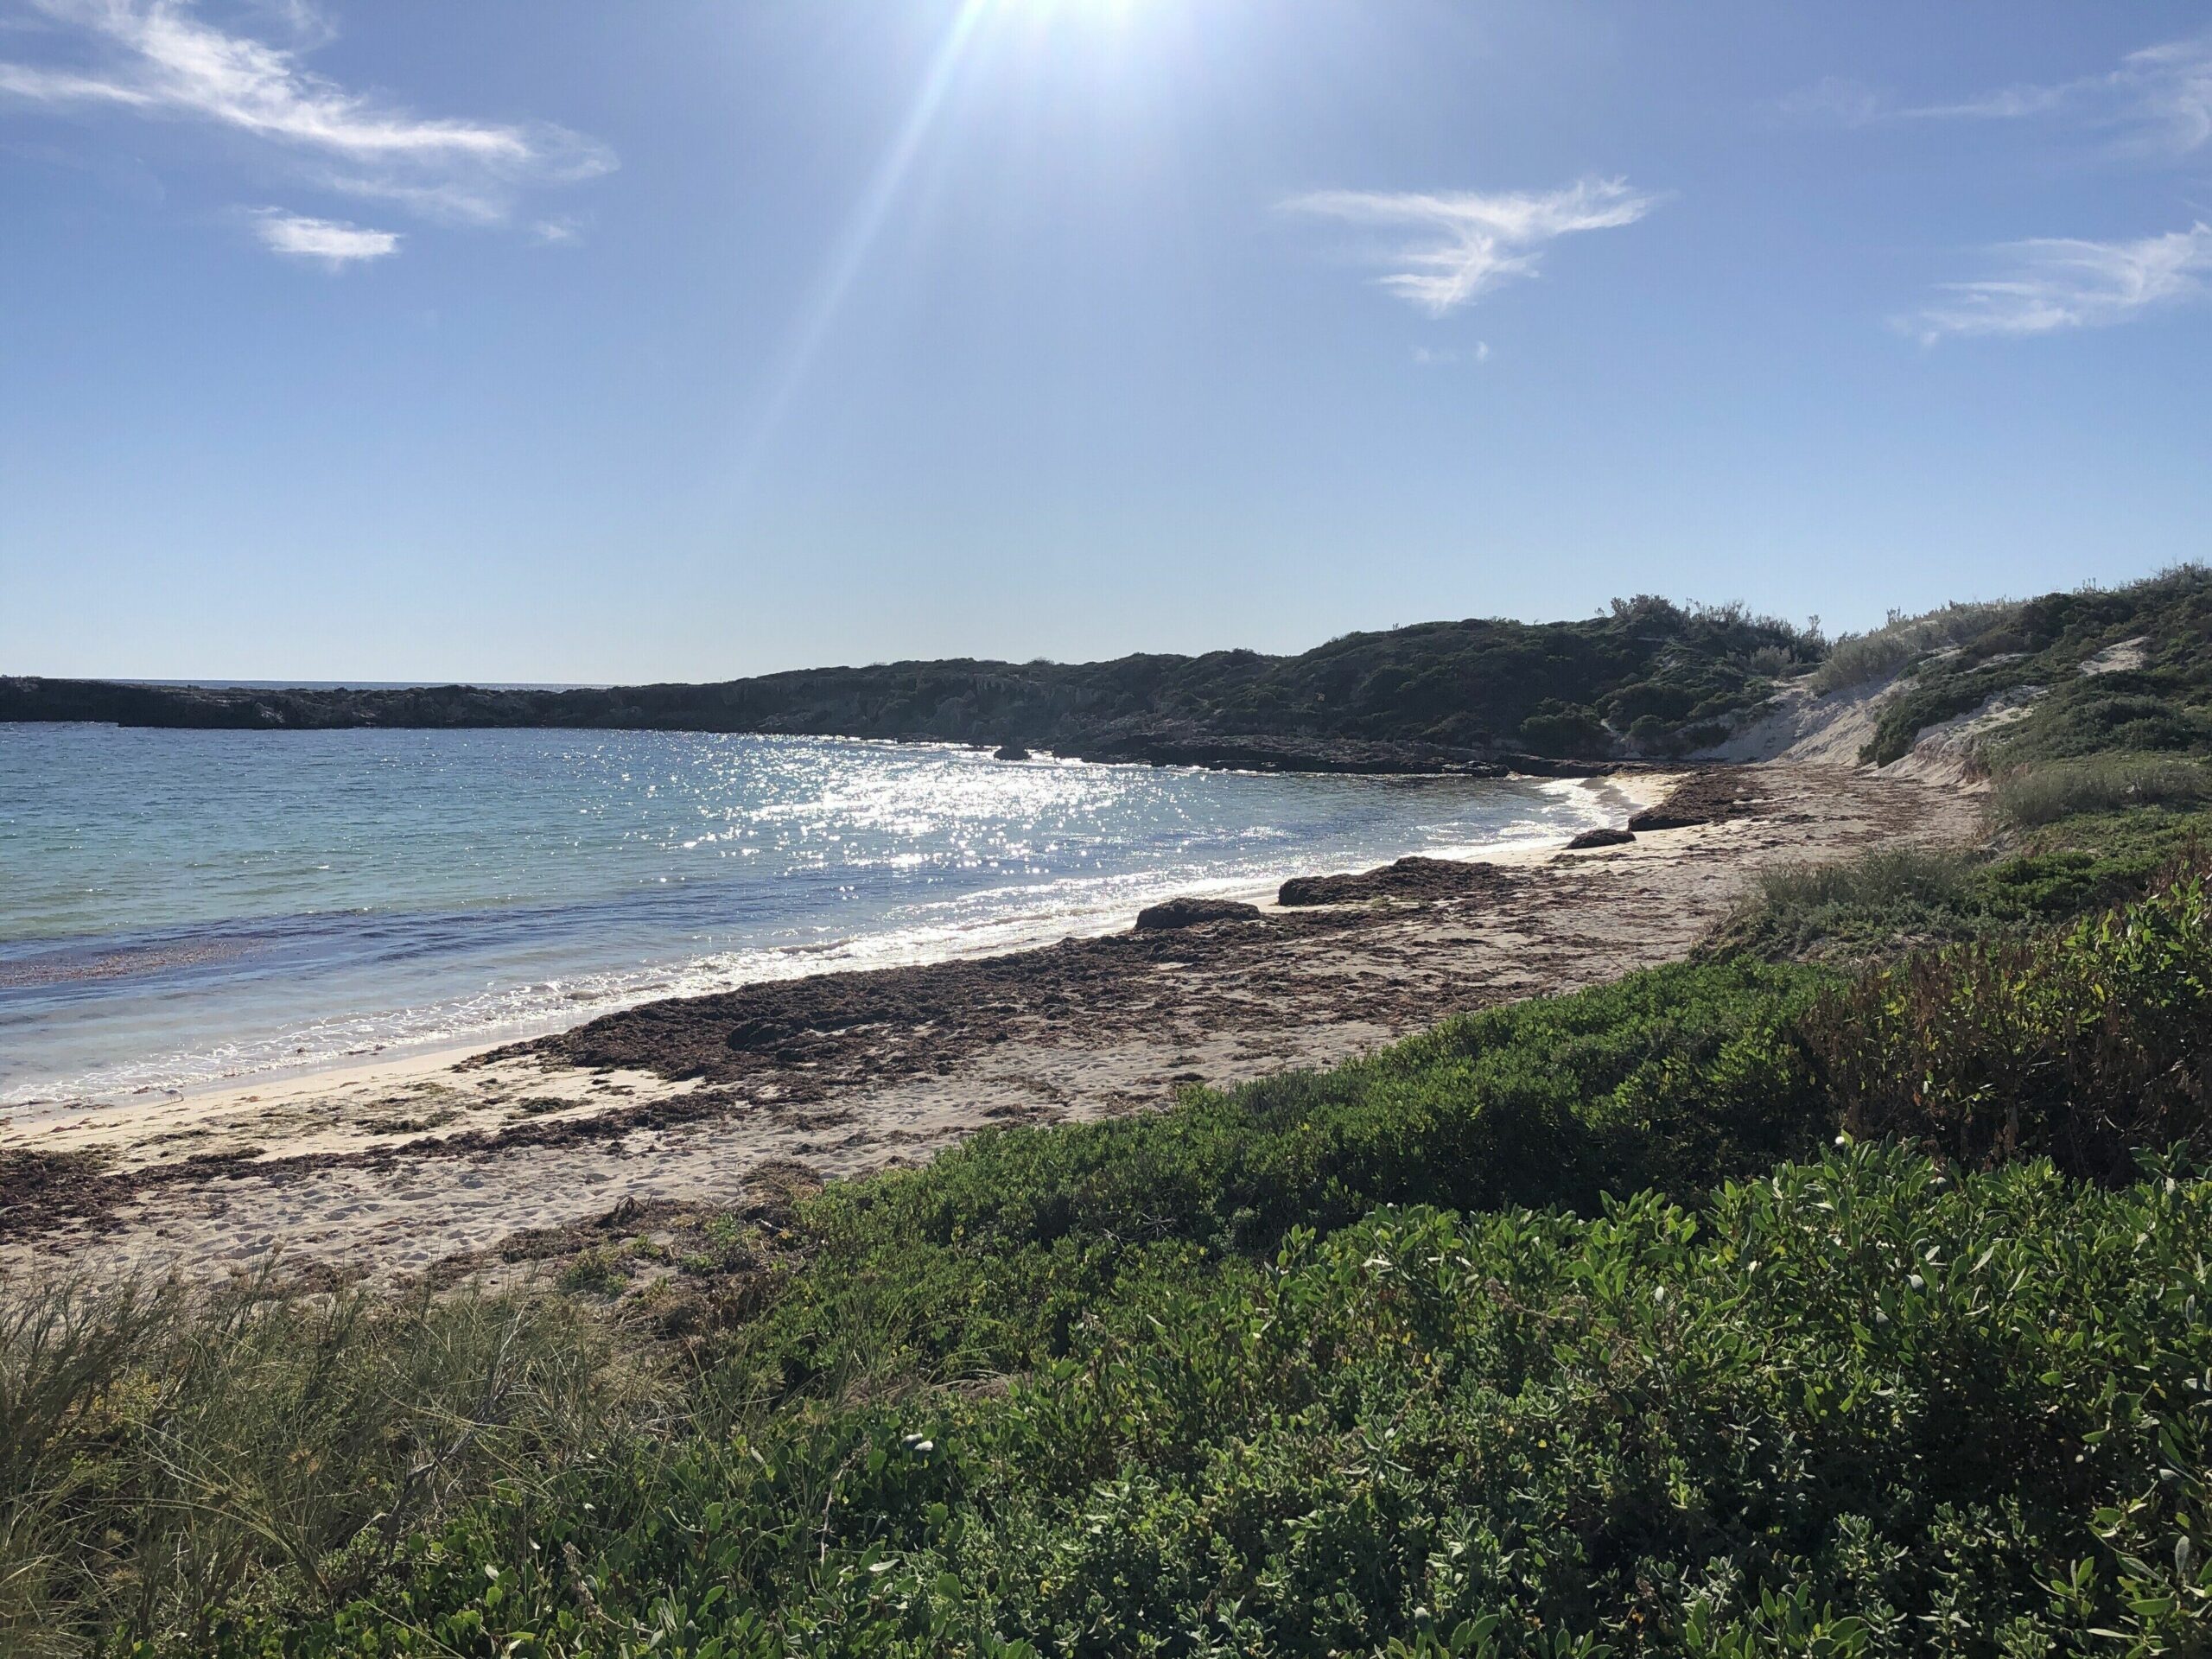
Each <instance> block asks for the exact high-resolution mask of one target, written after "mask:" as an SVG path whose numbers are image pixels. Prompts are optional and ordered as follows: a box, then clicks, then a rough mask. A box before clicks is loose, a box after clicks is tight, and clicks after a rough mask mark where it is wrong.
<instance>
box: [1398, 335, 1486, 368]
mask: <svg viewBox="0 0 2212 1659" xmlns="http://www.w3.org/2000/svg"><path fill="white" fill-rule="evenodd" d="M1489 361H1490V342H1489V341H1488V340H1477V341H1476V342H1475V343H1474V344H1473V345H1471V346H1468V347H1467V348H1466V349H1465V350H1464V351H1462V350H1459V349H1458V348H1456V347H1454V346H1414V362H1416V363H1418V364H1420V365H1421V367H1423V368H1425V369H1433V368H1439V367H1442V366H1445V365H1449V364H1453V363H1475V364H1482V363H1487V362H1489Z"/></svg>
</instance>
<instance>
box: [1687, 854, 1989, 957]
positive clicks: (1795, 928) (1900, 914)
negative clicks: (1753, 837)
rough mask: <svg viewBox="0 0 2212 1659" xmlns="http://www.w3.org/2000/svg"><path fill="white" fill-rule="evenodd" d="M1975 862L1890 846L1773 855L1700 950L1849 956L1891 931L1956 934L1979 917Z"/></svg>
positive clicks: (1906, 935)
mask: <svg viewBox="0 0 2212 1659" xmlns="http://www.w3.org/2000/svg"><path fill="white" fill-rule="evenodd" d="M1979 864H1980V861H1979V860H1977V859H1976V858H1975V857H1974V855H1971V854H1967V853H1962V852H1955V851H1950V850H1947V849H1929V848H1920V847H1898V848H1890V849H1878V850H1876V851H1874V852H1871V853H1866V854H1863V855H1860V856H1859V857H1857V858H1853V859H1846V860H1840V861H1831V862H1824V863H1815V862H1810V861H1802V862H1796V863H1789V864H1783V865H1778V866H1776V867H1775V868H1770V869H1767V870H1764V871H1762V872H1761V873H1760V874H1758V877H1757V878H1756V879H1755V880H1754V881H1753V882H1752V885H1751V892H1750V893H1749V894H1748V895H1747V896H1746V897H1745V899H1744V900H1743V902H1742V903H1741V904H1739V905H1738V907H1737V909H1736V912H1735V913H1734V914H1733V915H1732V916H1731V917H1730V918H1728V920H1727V921H1726V922H1725V923H1724V924H1723V925H1721V926H1720V928H1719V930H1718V931H1716V932H1715V933H1714V935H1713V938H1711V939H1709V940H1708V941H1707V943H1706V945H1705V947H1704V950H1703V954H1704V955H1706V956H1707V957H1720V956H1726V955H1728V954H1731V953H1733V952H1738V951H1741V952H1745V953H1748V954H1751V955H1753V956H1758V957H1766V958H1769V959H1790V958H1838V959H1848V958H1852V957H1865V956H1867V955H1870V954H1872V953H1875V952H1878V951H1879V950H1886V949H1890V948H1892V947H1894V946H1895V944H1897V941H1899V940H1900V939H1906V940H1929V939H1956V938H1967V937H1968V936H1970V935H1971V934H1972V933H1974V931H1978V930H1979V929H1980V927H1981V926H1983V925H1985V923H1984V918H1982V915H1981V910H1982V906H1980V903H1979V901H1978V893H1977V887H1976V875H1977V871H1978V868H1979Z"/></svg>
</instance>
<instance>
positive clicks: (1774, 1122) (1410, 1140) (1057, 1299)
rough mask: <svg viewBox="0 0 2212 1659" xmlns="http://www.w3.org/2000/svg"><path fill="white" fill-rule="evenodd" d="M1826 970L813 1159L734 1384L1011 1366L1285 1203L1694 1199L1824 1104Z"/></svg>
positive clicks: (1497, 1016) (1815, 1125)
mask: <svg viewBox="0 0 2212 1659" xmlns="http://www.w3.org/2000/svg"><path fill="white" fill-rule="evenodd" d="M1826 984H1827V980H1826V979H1825V977H1823V976H1821V975H1820V974H1818V973H1815V972H1813V971H1810V970H1807V969H1783V968H1772V967H1765V966H1761V965H1759V964H1756V963H1747V962H1737V963H1714V964H1707V965H1704V966H1698V967H1691V966H1680V967H1671V968H1662V969H1653V970H1650V971H1649V972H1645V973H1640V974H1633V975H1630V976H1628V977H1627V978H1625V979H1624V980H1621V981H1618V982H1615V983H1613V984H1611V985H1605V986H1600V987H1598V988H1594V989H1592V990H1588V991H1584V992H1580V993H1577V994H1575V995H1569V996H1558V997H1540V998H1535V999H1532V1000H1530V1001H1526V1002H1521V1003H1516V1004H1513V1005H1511V1006H1510V1007H1503V1008H1497V1009H1493V1010H1491V1011H1488V1012H1485V1013H1482V1014H1470V1015H1465V1016H1462V1017H1460V1018H1458V1019H1454V1020H1446V1022H1445V1023H1444V1024H1442V1025H1441V1026H1440V1027H1436V1028H1435V1029H1434V1030H1433V1031H1431V1032H1429V1033H1426V1034H1424V1035H1422V1036H1420V1037H1416V1038H1414V1039H1410V1040H1408V1041H1407V1042H1404V1043H1401V1044H1398V1045H1396V1046H1394V1047H1392V1048H1389V1049H1387V1050H1385V1051H1383V1052H1382V1053H1380V1054H1378V1055H1376V1056H1375V1057H1373V1058H1370V1059H1365V1060H1361V1061H1357V1062H1354V1063H1352V1064H1351V1065H1344V1066H1341V1067H1339V1068H1338V1069H1336V1070H1334V1071H1327V1072H1291V1073H1287V1074H1285V1075H1282V1076H1280V1077H1271V1078H1268V1079H1265V1080H1263V1081H1262V1082H1258V1083H1255V1084H1249V1085H1248V1086H1246V1087H1244V1088H1243V1089H1240V1090H1236V1091H1234V1092H1231V1093H1227V1094H1222V1093H1217V1092H1213V1091H1211V1090H1191V1091H1188V1092H1187V1093H1186V1094H1185V1096H1184V1098H1183V1100H1182V1101H1181V1102H1180V1103H1179V1104H1178V1105H1177V1106H1176V1107H1175V1108H1174V1109H1173V1110H1170V1111H1168V1112H1165V1113H1161V1114H1159V1115H1154V1116H1140V1117H1131V1118H1124V1119H1118V1120H1114V1121H1111V1122H1101V1123H1088V1124H1071V1125H1061V1126H1055V1127H1052V1128H1043V1129H1033V1128H1016V1129H1007V1130H1001V1131H995V1132H990V1133H987V1134H984V1135H978V1136H976V1137H975V1138H974V1139H972V1140H970V1141H967V1142H966V1143H964V1144H963V1145H962V1146H960V1147H955V1148H953V1149H951V1150H950V1151H948V1152H946V1153H944V1154H940V1155H939V1156H938V1159H937V1160H935V1161H934V1162H932V1163H931V1164H930V1165H929V1166H927V1167H925V1168H922V1169H918V1170H912V1171H900V1172H893V1173H886V1174H884V1175H881V1176H879V1177H876V1178H874V1179H869V1180H867V1181H857V1182H849V1183H844V1184H842V1185H833V1186H831V1187H829V1189H827V1190H826V1191H824V1192H823V1193H822V1194H821V1195H820V1196H819V1197H818V1198H815V1199H813V1200H811V1201H810V1203H809V1204H807V1205H804V1206H802V1208H801V1211H800V1213H799V1220H798V1224H797V1226H798V1233H799V1234H800V1235H801V1236H804V1237H805V1238H807V1239H809V1240H810V1245H809V1247H808V1248H809V1249H810V1254H811V1260H810V1263H809V1269H808V1271H806V1272H805V1273H804V1274H797V1275H794V1276H793V1277H792V1278H791V1280H790V1281H789V1283H788V1286H787V1288H786V1291H785V1294H784V1296H783V1298H782V1299H781V1300H779V1301H778V1302H777V1303H776V1305H775V1306H772V1308H771V1309H770V1311H769V1312H768V1313H766V1315H765V1316H764V1317H763V1319H761V1320H760V1323H759V1325H757V1326H755V1327H754V1328H753V1329H752V1330H751V1331H749V1332H747V1335H746V1338H745V1344H746V1349H747V1354H748V1356H749V1357H750V1361H751V1363H753V1364H755V1365H756V1366H758V1367H760V1374H759V1375H758V1376H756V1378H755V1380H754V1383H753V1386H756V1387H758V1388H760V1389H765V1390H768V1391H770V1392H780V1391H787V1390H793V1389H803V1390H808V1391H814V1392H828V1393H836V1392H838V1391H840V1390H851V1389H855V1388H860V1389H866V1390H868V1391H880V1390H881V1389H884V1388H886V1387H889V1386H892V1383H891V1379H893V1378H895V1377H900V1376H913V1375H921V1376H930V1377H935V1378H947V1377H959V1376H973V1375H977V1374H982V1373H990V1372H999V1371H1011V1370H1020V1369H1022V1368H1024V1367H1026V1366H1027V1365H1029V1364H1032V1363H1035V1362H1036V1361H1037V1360H1038V1359H1039V1357H1047V1356H1050V1355H1052V1354H1054V1353H1057V1352H1058V1351H1060V1350H1061V1349H1062V1348H1063V1347H1064V1346H1065V1340H1066V1332H1067V1331H1068V1330H1069V1328H1070V1327H1071V1324H1072V1323H1073V1322H1074V1321H1076V1320H1077V1319H1080V1317H1081V1316H1082V1314H1083V1313H1084V1311H1085V1310H1086V1309H1087V1308H1088V1307H1090V1306H1091V1305H1092V1304H1093V1303H1094V1302H1095V1301H1096V1300H1098V1299H1099V1298H1101V1297H1104V1296H1109V1295H1110V1294H1114V1290H1115V1287H1116V1285H1117V1284H1119V1283H1120V1282H1122V1280H1123V1278H1125V1277H1126V1276H1127V1275H1128V1274H1131V1273H1133V1272H1134V1273H1137V1274H1143V1273H1147V1272H1149V1271H1151V1270H1152V1263H1153V1259H1154V1255H1158V1256H1159V1258H1160V1259H1161V1260H1166V1261H1171V1262H1182V1261H1184V1260H1185V1259H1186V1258H1187V1259H1214V1258H1217V1257H1220V1256H1223V1255H1243V1256H1247V1257H1250V1256H1255V1255H1266V1254H1268V1253H1269V1252H1271V1251H1273V1250H1274V1249H1275V1247H1276V1245H1277V1243H1278V1242H1279V1241H1280V1240H1281V1238H1282V1237H1283V1236H1284V1235H1285V1234H1286V1233H1287V1232H1288V1231H1289V1230H1291V1229H1292V1228H1294V1227H1300V1226H1304V1227H1313V1228H1319V1229H1322V1230H1330V1229H1333V1228H1336V1227H1339V1226H1342V1225H1344V1224H1347V1223H1349V1222H1351V1221H1354V1220H1356V1219H1357V1218H1358V1217H1360V1216H1363V1215H1364V1214H1366V1213H1368V1212H1369V1211H1371V1210H1373V1209H1375V1208H1376V1207H1377V1206H1379V1205H1386V1204H1413V1203H1419V1204H1434V1205H1449V1206H1451V1207H1453V1208H1465V1209H1487V1208H1492V1207H1495V1206H1497V1205H1508V1204H1532V1205H1563V1206H1567V1207H1569V1208H1572V1209H1577V1210H1582V1211H1594V1210H1595V1209H1596V1208H1597V1207H1598V1205H1599V1204H1600V1203H1601V1202H1602V1201H1603V1199H1604V1198H1605V1195H1606V1194H1608V1193H1611V1194H1624V1193H1628V1192H1635V1191H1637V1190H1638V1189H1639V1188H1643V1187H1657V1188H1660V1189H1662V1190H1663V1191H1665V1192H1669V1193H1670V1194H1672V1195H1675V1196H1677V1197H1680V1198H1685V1199H1694V1198H1697V1197H1698V1196H1699V1195H1700V1193H1702V1192H1705V1191H1707V1189H1709V1188H1710V1187H1712V1186H1713V1185H1715V1184H1717V1183H1718V1182H1719V1181H1721V1180H1723V1179H1728V1178H1730V1177H1731V1176H1734V1175H1740V1174H1745V1173H1751V1172H1754V1171H1757V1170H1760V1169H1764V1168H1766V1167H1768V1166H1770V1165H1771V1164H1773V1163H1774V1162H1776V1161H1777V1160H1778V1159H1781V1158H1784V1157H1787V1156H1789V1155H1792V1154H1796V1153H1798V1152H1801V1151H1802V1150H1804V1149H1805V1148H1806V1147H1808V1146H1811V1145H1813V1144H1815V1143H1816V1142H1817V1141H1818V1139H1819V1138H1820V1137H1821V1135H1823V1134H1825V1133H1827V1131H1828V1129H1829V1128H1830V1127H1831V1126H1832V1122H1833V1115H1832V1114H1831V1113H1830V1111H1829V1110H1828V1108H1827V1103H1826V1102H1825V1100H1824V1098H1823V1097H1822V1096H1821V1095H1820V1094H1819V1092H1818V1091H1817V1090H1815V1088H1814V1086H1813V1084H1812V1075H1811V1070H1810V1065H1809V1061H1808V1057H1807V1055H1806V1053H1805V1052H1804V1050H1803V1048H1802V1042H1801V1040H1800V1039H1799V1038H1798V1037H1797V1035H1796V1027H1795V1021H1796V1017H1797V1015H1798V1014H1800V1013H1801V1012H1802V1010H1804V1009H1805V1008H1807V1007H1809V1006H1811V1003H1812V1001H1813V998H1814V997H1815V995H1817V994H1818V992H1819V990H1820V989H1821V988H1822V987H1823V986H1825V985H1826ZM1147 1251H1150V1252H1152V1253H1153V1254H1151V1255H1147Z"/></svg>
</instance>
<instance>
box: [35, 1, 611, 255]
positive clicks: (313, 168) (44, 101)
mask: <svg viewBox="0 0 2212 1659" xmlns="http://www.w3.org/2000/svg"><path fill="white" fill-rule="evenodd" d="M25 3H26V6H27V9H28V11H29V15H30V16H32V17H33V18H35V19H37V20H41V21H43V22H44V23H45V24H46V25H47V26H48V27H47V29H45V30H43V31H41V34H42V35H43V37H44V38H45V39H47V40H48V41H54V42H56V43H60V44H61V45H63V46H64V47H65V48H66V49H67V51H68V52H70V53H71V54H73V56H74V58H75V60H73V61H68V62H54V63H44V62H41V63H29V62H20V61H0V98H4V99H9V100H11V101H14V102H16V103H29V104H33V105H44V106H48V107H65V106H92V107H105V108H110V109H118V110H124V111H130V112H132V113H135V114H137V115H139V116H141V117H144V118H165V119H171V120H179V121H196V122H204V123H207V124H213V125H216V126H219V127H223V128H226V129H229V130H232V131H235V132H241V133H245V134H247V135H249V136H251V137H254V138H257V139H259V140H262V141H264V142H265V143H269V144H270V145H272V146H274V147H277V149H281V150H283V151H284V152H286V153H287V154H289V155H291V156H296V157H298V158H300V159H302V160H304V161H307V162H309V163H310V168H309V173H308V176H309V177H310V178H311V179H312V180H313V181H314V182H315V183H317V184H319V185H321V186H323V187H325V188H330V189H333V190H337V191H341V192H344V193H346V194H353V195H359V196H366V197H375V198H378V199H381V200H389V201H391V202H394V203H397V204H398V205H400V206H403V207H406V208H408V209H409V210H410V211H411V212H414V213H419V214H421V215H423V217H426V218H430V219H444V220H448V221H451V220H460V221H467V222H472V223H479V224H499V223H504V222H505V221H506V220H508V219H511V218H512V215H513V213H514V211H515V207H516V204H517V200H518V197H519V196H520V195H521V194H522V193H523V192H524V190H525V189H528V188H536V187H539V186H544V185H550V184H560V183H567V182H573V181H577V180H581V179H586V178H590V177H594V176H595V175H600V174H603V173H606V172H607V171H609V170H610V169H611V168H613V166H614V158H613V155H612V153H611V152H610V151H609V150H607V148H606V147H605V146H604V145H601V144H599V143H594V142H593V141H592V140H590V139H588V138H584V137H580V136H579V135H577V134H575V133H573V132H569V131H567V130H564V129H563V128H559V127H555V126H550V125H546V124H513V123H502V122H493V121H481V120H472V119H459V118H434V117H427V116H423V115H418V114H416V113H415V112H414V111H410V110H408V109H406V108H404V106H402V105H397V104H395V103H391V102H390V101H387V100H385V99H378V98H375V97H372V96H371V95H369V94H367V93H363V92H352V91H348V90H347V89H346V88H345V87H343V86H339V85H337V84H336V83H335V82H334V81H331V80H329V79H326V78H325V77H323V76H321V75H319V74H316V73H313V72H312V71H310V70H308V69H307V68H306V67H304V66H302V63H301V62H300V60H299V57H298V54H297V53H296V51H295V50H292V49H289V48H284V47H281V46H275V45H271V44H269V43H268V42H267V41H262V40H257V39H254V38H252V37H251V36H248V35H243V34H238V33H235V32H232V31H229V30H226V29H222V28H219V27H217V26H216V25H215V24H213V23H212V22H207V20H206V19H205V18H203V17H202V16H200V13H199V12H198V11H197V10H195V9H194V6H193V5H192V4H191V3H189V0H25ZM270 15H271V16H272V17H273V19H275V20H276V21H278V22H283V23H285V24H286V25H287V26H289V28H291V29H293V31H294V32H295V33H296V35H299V36H300V37H301V38H302V39H303V40H306V41H309V42H311V43H318V42H320V41H321V40H323V39H325V38H327V29H326V28H324V27H323V25H322V23H321V17H320V15H319V14H317V13H315V11H313V10H311V9H310V8H309V7H308V6H307V5H306V4H305V3H304V0H279V3H277V5H275V6H274V7H273V8H272V9H271V11H270ZM19 38H20V37H19Z"/></svg>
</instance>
